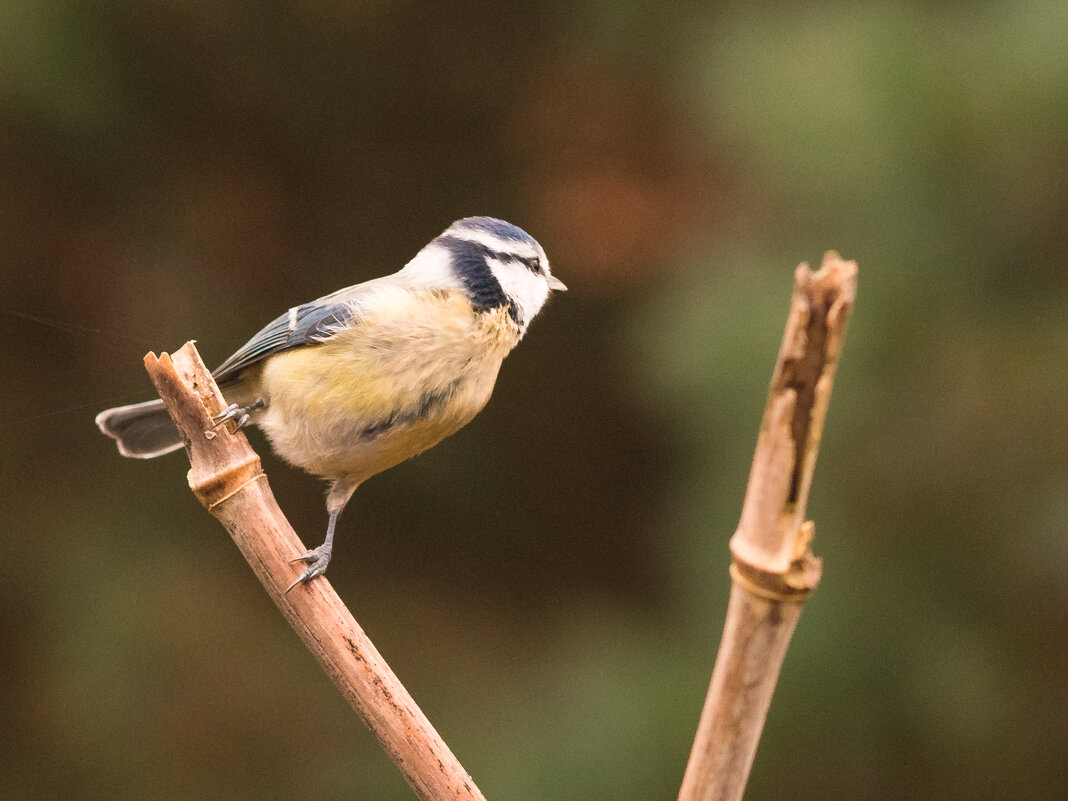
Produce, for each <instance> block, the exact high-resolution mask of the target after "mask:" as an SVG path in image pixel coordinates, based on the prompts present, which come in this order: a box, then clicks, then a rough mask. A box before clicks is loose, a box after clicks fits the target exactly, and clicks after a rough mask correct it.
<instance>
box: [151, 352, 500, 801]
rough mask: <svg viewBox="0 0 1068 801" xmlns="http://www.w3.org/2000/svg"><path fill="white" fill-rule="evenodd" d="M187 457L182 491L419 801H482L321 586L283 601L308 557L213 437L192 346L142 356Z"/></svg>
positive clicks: (215, 401)
mask: <svg viewBox="0 0 1068 801" xmlns="http://www.w3.org/2000/svg"><path fill="white" fill-rule="evenodd" d="M145 368H146V369H147V370H148V373H149V375H150V376H151V377H152V381H153V382H154V383H155V385H156V389H157V390H158V391H159V394H160V397H161V398H163V401H164V403H165V404H166V405H167V409H168V411H169V412H170V414H171V417H172V418H173V419H174V422H175V424H176V425H177V426H178V430H179V431H180V432H181V433H182V436H183V438H184V439H185V444H186V451H187V452H188V454H189V462H190V470H189V485H190V487H191V488H192V490H193V492H194V494H195V495H196V496H197V498H198V499H199V500H200V502H201V503H202V504H203V505H204V506H205V508H207V510H208V511H209V512H211V513H212V514H213V515H214V516H215V517H216V518H218V519H219V521H220V522H221V523H222V524H223V525H224V526H225V527H226V530H227V531H229V532H230V535H231V536H232V537H233V540H234V542H235V543H236V544H237V547H238V548H239V549H240V551H241V553H242V555H243V556H244V557H245V559H246V560H247V561H248V563H249V565H250V566H251V567H252V570H253V572H255V574H256V577H257V578H258V579H259V580H260V583H261V584H263V587H264V589H265V590H267V594H268V595H270V597H271V599H272V600H273V601H274V603H275V605H276V606H277V607H278V608H279V610H280V611H281V612H282V614H283V615H284V616H285V618H286V620H287V621H288V622H289V624H290V625H291V626H292V627H293V629H294V631H296V632H297V634H298V635H299V636H300V638H301V639H302V640H304V644H305V645H306V646H307V647H308V649H309V650H310V651H311V652H312V654H313V655H314V656H315V658H316V659H318V660H319V664H320V665H322V667H323V670H325V671H326V673H327V675H328V676H329V677H330V679H331V680H332V681H333V682H334V684H335V685H337V688H338V689H339V690H340V691H341V694H342V695H343V696H345V699H346V700H347V701H348V702H349V703H350V704H351V705H352V707H353V709H355V710H356V712H357V713H358V714H359V715H360V717H361V718H362V719H363V720H364V722H365V723H366V724H367V727H368V728H369V729H370V730H371V733H372V734H373V735H374V736H375V737H376V738H377V739H378V741H379V743H381V745H382V748H383V749H384V750H385V752H386V754H388V755H389V758H390V759H391V760H393V763H394V764H395V765H396V766H397V768H398V769H399V770H400V771H401V773H402V774H403V775H404V778H405V780H406V781H407V782H408V784H409V785H410V786H411V788H412V789H413V790H414V791H415V794H416V796H418V797H419V798H420V799H422V801H485V799H484V797H483V795H482V793H481V792H480V791H479V789H478V788H477V787H476V786H475V783H474V782H473V781H472V780H471V777H470V776H469V775H468V773H467V771H465V770H464V769H463V766H462V765H460V763H459V761H457V759H456V757H455V756H453V754H452V752H451V751H450V750H449V748H448V746H447V745H446V744H445V742H444V741H443V740H442V739H441V737H440V736H439V735H438V733H437V732H436V731H435V730H434V727H433V726H431V725H430V721H428V720H427V718H426V716H425V715H424V714H423V713H422V711H421V710H420V709H419V707H418V706H416V704H415V701H414V700H412V697H411V696H410V695H409V694H408V691H407V690H406V689H405V688H404V686H403V685H402V684H401V683H400V680H399V679H398V678H397V677H396V675H395V674H394V673H393V671H392V670H391V669H390V667H389V665H387V664H386V661H385V660H384V659H383V658H382V656H381V655H380V654H379V653H378V650H377V649H376V648H375V647H374V645H373V644H372V642H371V641H370V640H369V639H368V637H367V635H366V634H364V632H363V629H361V628H360V626H359V624H357V623H356V621H355V619H353V617H352V614H351V613H350V612H349V610H348V609H347V608H346V607H345V605H344V604H343V603H342V602H341V599H340V598H339V597H338V595H337V593H336V592H334V589H333V588H332V587H331V586H330V584H329V582H327V581H326V579H325V578H322V577H320V578H317V579H315V580H314V581H312V582H310V583H309V584H308V585H307V586H305V587H303V588H299V590H298V591H296V592H292V593H290V594H289V595H286V594H285V588H286V587H287V586H288V585H289V583H290V582H291V581H292V580H293V579H294V578H296V576H297V575H299V573H300V572H301V570H302V567H298V566H296V565H293V564H290V560H291V559H293V558H294V557H295V556H298V555H299V554H302V553H304V551H305V550H306V549H305V548H304V547H303V546H302V545H301V542H300V540H299V539H298V538H297V535H296V533H295V532H294V531H293V528H292V527H291V526H290V525H289V522H288V521H287V520H286V519H285V517H284V516H283V515H282V512H281V510H280V509H279V508H278V504H277V503H276V502H275V499H274V495H273V494H272V492H271V489H270V487H269V486H268V484H267V478H266V476H265V475H264V473H263V471H262V469H261V467H260V460H259V457H258V456H257V455H256V454H255V452H254V451H253V450H252V448H251V447H250V446H249V444H248V440H247V439H245V436H244V434H241V433H240V432H238V433H236V434H233V433H231V432H230V431H229V430H227V429H225V428H222V427H220V428H218V429H212V428H211V417H212V416H213V415H215V414H218V413H219V412H220V411H221V410H222V409H224V408H225V406H226V404H225V402H224V401H223V399H222V395H221V394H220V393H219V388H218V387H217V386H216V385H215V382H214V380H213V379H212V377H211V374H210V373H209V372H208V370H207V368H206V367H205V366H204V363H203V362H202V361H201V359H200V355H199V354H198V353H197V351H196V348H195V347H194V345H193V343H192V342H188V343H186V344H185V345H184V346H183V347H182V348H181V349H180V350H179V351H177V352H176V353H175V354H174V355H173V357H172V356H169V355H168V354H166V353H164V354H161V355H160V356H159V357H158V358H157V357H156V355H155V354H152V353H149V354H148V355H147V356H145Z"/></svg>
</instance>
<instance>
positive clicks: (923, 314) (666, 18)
mask: <svg viewBox="0 0 1068 801" xmlns="http://www.w3.org/2000/svg"><path fill="white" fill-rule="evenodd" d="M1065 41H1068V5H1066V4H1064V3H1063V2H1060V1H1059V0H1047V1H1045V2H1042V1H1041V0H1038V1H1036V2H1020V1H1019V0H991V1H990V2H979V3H973V4H919V3H902V4H897V3H893V4H876V3H857V2H853V3H822V4H808V5H804V6H798V5H797V4H793V3H785V2H764V3H739V2H714V3H707V2H705V3H694V2H681V3H674V4H670V5H664V4H660V3H651V2H630V3H624V2H596V1H595V0H578V2H571V3H563V2H549V3H542V4H538V5H534V4H523V3H515V2H506V3H501V2H495V3H476V2H461V3H457V4H447V5H446V4H424V3H406V2H388V1H387V2H364V3H352V4H348V3H327V2H313V1H312V0H305V2H289V3H258V2H244V3H224V4H219V3H208V2H198V1H197V0H184V2H180V1H179V0H170V1H164V0H157V1H156V2H130V0H126V1H125V2H123V1H121V0H110V1H109V0H105V2H99V3H93V4H89V3H78V2H64V0H34V2H30V1H29V0H21V1H19V0H13V1H9V2H4V3H0V341H2V344H3V347H2V348H0V375H2V377H3V380H2V389H0V393H2V395H0V397H2V400H0V404H2V409H3V416H2V418H3V419H2V422H0V476H2V479H3V485H2V494H3V501H2V503H3V506H2V510H3V511H2V518H0V520H2V531H3V559H2V560H0V636H2V643H3V644H2V646H0V720H2V722H3V736H2V738H0V742H2V745H0V797H2V798H4V799H52V798H70V799H96V798H107V799H116V800H119V799H135V798H136V799H141V798H153V799H187V798H196V799H263V798H315V799H333V798H337V799H341V798H345V799H375V800H376V801H377V800H378V799H393V798H397V799H403V798H409V797H410V795H409V791H408V789H407V788H406V787H405V786H404V784H403V782H402V780H401V779H400V777H399V774H397V772H396V771H395V770H394V769H393V767H392V766H391V765H390V763H389V762H388V760H387V759H386V758H385V756H384V755H383V754H381V753H380V752H379V750H378V748H377V746H376V745H375V744H374V742H373V740H372V738H371V737H370V735H369V734H368V733H367V732H366V731H365V730H364V728H363V726H362V724H361V723H360V722H359V721H358V720H357V719H356V718H355V716H354V715H353V714H352V713H351V712H350V711H349V709H348V708H347V707H346V706H345V704H344V703H343V702H342V700H341V698H340V697H339V696H338V695H337V693H336V691H335V690H334V689H333V687H332V686H331V685H330V684H329V682H328V681H327V680H326V679H325V677H324V676H323V675H322V674H321V672H320V671H319V670H318V668H317V666H316V665H315V663H314V662H313V660H312V658H311V657H310V656H309V655H308V654H307V653H306V652H305V651H304V649H303V648H302V647H301V646H300V644H299V642H298V640H297V639H296V637H295V636H293V634H292V633H291V632H290V631H289V630H288V629H287V628H286V626H285V625H284V623H283V622H282V620H281V618H280V616H279V615H278V614H277V613H276V612H275V610H274V608H273V607H272V606H271V605H270V603H269V602H268V601H267V600H266V598H265V596H264V594H263V593H262V591H261V590H260V589H259V587H258V586H257V584H256V583H255V581H254V580H253V578H252V575H251V573H250V571H249V569H248V568H247V566H246V565H245V564H244V563H243V562H242V560H241V559H240V558H239V556H238V554H237V553H236V550H235V549H234V548H233V546H232V545H231V543H230V542H229V541H228V539H227V537H226V536H225V534H224V532H223V531H222V530H221V529H220V527H219V526H218V525H217V524H216V523H215V522H214V521H213V520H211V518H210V517H208V516H207V515H206V514H204V513H203V511H202V510H201V509H200V508H199V506H198V505H197V503H196V501H195V500H194V499H193V497H192V495H191V494H190V493H189V492H188V490H187V489H186V488H185V470H186V466H187V465H186V463H185V461H184V459H183V458H182V457H181V456H180V455H175V456H172V457H169V458H166V459H160V460H158V461H153V462H146V463H141V462H134V461H127V460H123V459H120V458H119V457H118V456H117V455H116V453H115V450H114V447H113V445H112V443H111V442H109V441H108V440H106V439H104V438H103V437H102V436H100V435H99V433H98V432H97V431H96V429H95V427H94V426H93V424H92V418H93V415H94V414H95V413H96V412H97V411H99V410H100V409H102V408H104V407H106V406H109V405H114V404H117V403H125V402H133V401H137V400H141V399H144V398H147V397H150V394H151V393H150V388H149V384H148V381H147V378H146V377H145V375H144V372H143V370H142V368H141V364H140V359H141V356H142V355H143V354H144V352H145V351H147V350H149V349H152V350H157V351H158V350H163V349H174V348H176V347H178V346H179V345H181V343H182V342H184V341H185V340H186V339H189V338H195V339H197V340H198V342H199V344H200V347H201V350H202V353H203V354H204V355H205V358H206V359H207V360H208V361H209V362H211V363H212V364H217V363H218V362H220V361H221V360H222V359H223V358H224V357H225V356H227V355H228V354H229V353H230V352H231V351H232V350H233V349H234V348H235V347H237V346H238V345H240V344H241V343H242V342H244V341H245V339H246V338H247V337H248V336H249V335H250V334H251V333H252V332H253V331H255V330H256V329H257V328H259V327H260V326H261V325H263V324H264V323H265V322H267V321H268V320H270V319H271V318H272V317H274V316H275V315H276V314H278V313H280V312H282V311H283V310H285V309H286V308H288V307H290V306H292V305H294V304H296V303H299V302H302V301H306V300H309V299H311V298H314V297H317V296H319V295H321V294H324V293H326V292H328V291H332V290H334V289H337V288H339V287H341V286H344V285H347V284H351V283H356V282H358V281H362V280H365V279H368V278H371V277H374V276H377V275H380V274H384V273H387V272H392V271H393V270H395V269H397V268H398V267H400V266H401V265H402V264H403V263H404V262H405V261H407V259H409V258H410V257H411V256H412V255H414V254H415V252H416V251H417V250H418V249H419V248H420V247H421V246H422V245H423V244H424V243H425V242H426V241H428V240H429V239H430V238H431V237H433V236H434V235H436V234H437V233H439V232H440V231H441V230H442V229H443V228H445V227H446V226H447V225H448V224H449V223H450V222H451V221H452V220H454V219H456V218H458V217H462V216H465V215H471V214H490V215H494V216H499V217H503V218H505V219H508V220H510V221H512V222H515V223H517V224H519V225H521V226H523V227H524V228H525V229H527V230H528V231H530V232H531V233H532V234H533V235H534V236H536V237H537V238H538V239H539V240H540V241H541V243H542V244H543V245H544V247H545V249H546V251H547V252H548V254H549V257H550V259H551V260H552V263H553V266H554V271H555V272H556V274H558V275H559V276H560V277H561V278H562V279H563V280H564V281H565V282H566V283H567V284H568V286H569V287H570V289H571V291H570V292H569V293H568V294H566V295H562V296H559V297H556V298H554V300H553V302H552V303H551V304H550V306H549V308H548V309H546V311H545V312H544V313H543V314H542V316H541V317H539V319H538V320H537V321H536V322H535V324H534V326H533V327H532V329H531V331H530V334H529V336H528V337H527V339H526V340H525V341H524V342H523V344H522V346H521V347H520V348H519V349H518V350H517V351H516V352H515V353H514V354H513V355H512V356H511V357H510V358H509V359H508V361H507V362H506V363H505V367H504V370H503V371H502V375H501V380H500V382H499V385H498V390H497V392H496V394H495V397H494V399H493V401H492V402H491V404H490V405H489V407H488V408H487V410H486V411H485V412H484V413H483V414H482V415H481V416H480V417H479V418H478V419H477V420H476V421H475V422H474V423H473V424H472V425H471V426H470V427H469V428H468V429H466V430H465V431H463V432H462V433H460V434H459V435H457V436H455V437H454V438H452V439H451V440H449V441H447V442H446V443H444V444H443V445H441V446H439V447H438V448H437V449H435V450H433V451H431V452H429V453H427V454H426V455H424V456H421V457H419V458H418V459H416V460H415V461H413V462H410V463H407V464H405V465H403V466H401V467H399V468H397V469H394V470H392V471H390V472H388V473H386V474H384V475H382V476H380V477H379V478H376V479H375V480H374V481H372V482H370V483H368V484H367V485H366V486H365V487H363V488H361V490H360V492H359V493H358V494H357V496H356V498H355V500H354V502H353V503H352V504H351V505H350V507H349V511H348V512H347V513H346V514H345V516H343V517H342V522H341V527H340V531H339V544H338V548H337V550H336V558H335V561H334V563H333V564H332V566H331V570H330V578H331V580H332V581H333V582H334V584H335V586H337V587H338V589H339V591H340V593H341V595H342V597H343V598H345V599H346V600H347V601H348V603H349V604H350V606H351V608H352V609H353V610H354V612H355V614H356V616H357V618H358V619H359V620H360V621H361V622H362V623H363V625H364V626H365V628H366V629H367V630H368V632H369V634H370V635H371V637H372V638H373V639H374V640H375V641H376V643H377V644H378V646H379V648H380V649H381V650H382V651H383V653H384V654H385V656H386V657H387V658H388V659H389V660H390V662H391V663H392V665H393V666H394V668H395V669H396V671H397V672H398V673H399V675H400V676H401V678H402V679H403V680H404V681H405V682H406V683H407V685H408V687H409V689H410V690H411V691H412V693H413V694H414V696H415V697H416V699H417V700H418V701H419V702H420V703H421V704H422V706H423V708H424V709H425V710H426V712H427V714H428V715H429V716H430V718H431V720H433V721H434V723H435V724H436V725H437V727H438V728H439V730H440V731H441V732H442V734H443V736H444V737H445V739H446V740H447V741H448V742H449V744H450V745H451V746H452V748H453V749H454V750H455V751H456V753H457V754H458V756H459V757H460V759H461V761H463V763H464V765H465V767H467V768H468V769H469V770H470V771H471V772H472V773H473V775H474V777H475V779H476V781H478V783H479V784H480V786H481V787H482V789H483V790H484V791H485V793H486V794H487V796H488V797H489V798H491V799H503V798H507V799H512V801H527V800H530V801H534V800H536V799H537V800H539V801H540V800H542V799H544V800H545V801H549V800H550V799H552V800H553V801H564V800H565V799H575V801H584V800H586V799H614V800H618V801H623V800H625V799H634V800H635V801H639V800H645V799H658V798H673V797H674V796H675V793H676V792H677V788H678V784H679V782H680V780H681V777H682V770H683V766H684V764H685V760H686V756H687V753H688V750H689V745H690V742H691V739H692V736H693V732H694V729H695V727H696V723H697V716H698V713H699V710H700V706H701V702H702V699H703V696H704V691H705V687H706V684H707V681H708V677H709V673H710V670H711V666H712V660H713V658H714V654H715V647H716V643H717V641H718V637H719V628H720V624H721V621H722V615H723V611H724V606H725V601H726V596H727V589H728V580H727V575H726V565H727V550H726V542H727V539H728V537H729V536H730V534H731V532H732V531H733V527H734V524H735V523H736V521H737V515H738V511H739V509H740V505H741V501H742V493H743V491H744V487H745V481H746V477H747V472H748V467H749V458H750V456H751V453H752V447H753V444H754V442H755V438H756V432H757V427H758V424H759V420H760V414H761V411H762V406H763V402H764V395H765V391H766V386H767V381H768V378H769V376H770V371H771V367H772V363H773V361H774V357H775V353H776V348H777V345H778V341H779V337H780V334H781V330H782V325H783V322H784V320H785V314H786V308H787V302H788V298H789V292H790V284H791V273H792V270H793V267H794V266H795V265H796V264H797V262H798V261H801V260H810V261H813V262H818V260H819V258H820V254H821V253H822V251H823V250H825V249H828V248H835V249H838V250H839V251H841V252H842V253H843V254H844V255H846V256H847V257H850V258H855V259H857V260H858V261H859V262H860V265H861V274H860V296H859V302H858V306H857V309H856V314H855V316H854V319H853V323H852V327H851V330H850V336H849V340H848V342H847V345H846V353H845V357H844V360H843V363H842V367H841V370H840V373H839V381H838V388H837V390H836V393H835V397H834V399H833V402H832V405H831V409H830V415H829V419H828V426H827V431H826V436H825V439H824V445H823V451H822V456H821V461H820V464H819V467H818V469H817V472H816V482H815V488H814V491H813V494H812V500H811V505H810V514H811V516H812V517H813V518H814V519H815V520H816V523H817V536H816V546H815V547H816V552H817V553H818V554H820V555H821V556H823V557H824V558H825V560H826V562H825V576H824V581H823V584H822V585H821V587H820V589H819V591H818V592H817V593H816V595H815V596H814V597H813V599H812V600H811V601H810V603H809V605H808V607H807V608H806V611H805V614H804V616H803V618H802V622H801V626H800V628H799V630H798V632H797V635H796V637H795V640H794V644H793V647H792V649H791V651H790V653H789V655H788V657H787V661H786V665H785V669H784V672H783V677H782V680H781V683H780V686H779V691H778V693H777V695H776V698H775V701H774V703H773V706H772V711H771V716H770V719H769V721H768V726H767V730H766V733H765V737H764V740H763V742H762V744H761V748H760V751H759V753H758V755H757V761H756V765H755V767H754V772H753V778H752V781H751V784H750V790H749V795H748V797H749V798H753V799H758V798H778V797H781V796H782V795H783V793H784V792H788V793H789V794H790V795H791V797H793V798H795V799H825V798H854V799H898V798H909V799H912V798H916V797H929V798H939V799H1009V798H1013V799H1015V798H1020V797H1026V798H1050V799H1060V798H1064V797H1065V796H1066V795H1068V759H1066V758H1065V746H1066V744H1068V687H1066V683H1065V677H1066V676H1068V636H1066V631H1068V532H1066V524H1065V521H1066V518H1068V411H1066V404H1065V400H1064V399H1065V393H1066V390H1068V360H1066V358H1065V353H1066V350H1068V347H1066V346H1068V272H1066V269H1065V267H1066V259H1068V201H1066V198H1068V56H1066V55H1065ZM253 441H254V444H257V445H261V446H262V445H263V441H262V439H261V438H259V437H257V436H256V435H254V436H253ZM261 450H265V448H261ZM265 461H266V463H267V470H268V474H269V475H270V477H271V483H272V486H273V487H274V488H275V491H276V493H277V494H278V496H279V499H280V501H281V504H282V506H283V508H284V509H285V510H286V511H287V513H288V514H289V516H290V518H291V520H292V521H293V523H294V525H295V526H296V527H297V530H298V531H300V532H302V534H303V536H304V539H305V541H306V542H308V543H309V544H315V543H317V542H319V540H320V539H321V536H322V531H323V526H324V524H325V514H324V512H323V509H322V498H321V494H320V486H319V484H318V482H316V481H315V480H314V479H312V478H309V477H307V476H305V475H303V474H301V473H299V472H297V471H293V470H290V469H288V468H285V467H283V466H282V465H280V464H279V463H278V462H277V460H274V459H273V458H272V457H270V456H265Z"/></svg>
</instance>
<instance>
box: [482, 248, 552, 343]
mask: <svg viewBox="0 0 1068 801" xmlns="http://www.w3.org/2000/svg"><path fill="white" fill-rule="evenodd" d="M488 263H489V268H490V270H491V271H492V272H493V276H494V277H495V278H496V279H497V281H498V283H500V285H501V289H503V290H504V294H505V295H507V296H508V298H509V299H510V300H511V301H512V303H513V304H514V305H515V307H516V312H517V316H518V317H519V334H520V336H522V335H523V334H525V333H526V331H527V326H529V325H530V321H531V320H533V319H534V315H536V314H537V313H538V312H539V311H541V307H542V306H544V305H545V301H546V300H547V299H548V297H549V282H548V281H546V280H545V276H543V275H537V274H535V273H533V272H531V271H530V270H529V269H528V268H527V266H526V265H525V264H522V263H521V262H514V261H499V260H498V259H489V260H488Z"/></svg>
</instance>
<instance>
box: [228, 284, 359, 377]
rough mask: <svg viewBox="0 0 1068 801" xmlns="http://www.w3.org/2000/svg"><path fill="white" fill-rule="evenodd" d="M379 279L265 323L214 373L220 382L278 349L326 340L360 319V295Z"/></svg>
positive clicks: (314, 302)
mask: <svg viewBox="0 0 1068 801" xmlns="http://www.w3.org/2000/svg"><path fill="white" fill-rule="evenodd" d="M375 283H376V282H375V281H368V282H367V283H365V284H358V285H357V286H352V287H348V288H347V289H342V290H339V291H337V292H334V293H333V294H331V295H327V296H325V297H322V298H319V299H318V300H313V301H311V302H310V303H304V304H302V305H300V306H294V307H293V308H292V309H290V310H289V311H288V312H286V313H285V314H283V315H281V316H279V317H277V318H275V319H274V320H272V321H271V322H270V323H268V324H267V325H266V326H264V328H263V329H262V330H260V331H259V332H258V333H257V334H256V335H255V336H253V337H252V339H250V340H249V341H248V342H246V343H245V344H244V345H242V346H241V347H240V348H238V350H237V352H236V353H234V355H232V356H231V357H230V358H229V359H227V360H226V361H225V362H223V363H222V364H221V365H219V367H217V368H216V369H215V370H214V372H213V373H212V375H214V376H215V380H216V381H218V382H219V383H225V382H226V380H227V379H229V378H236V377H237V374H238V373H240V372H241V371H242V370H244V369H245V368H246V367H249V366H250V365H253V364H255V363H256V362H259V361H262V360H263V359H266V358H267V357H268V356H273V355H274V354H275V353H281V352H282V351H285V350H292V349H293V348H301V347H305V346H307V345H314V344H316V343H319V342H324V341H326V340H327V339H329V338H330V337H332V336H333V335H334V334H336V333H337V332H338V331H340V330H342V329H345V328H347V327H349V326H350V325H352V324H353V323H354V322H355V321H356V320H357V319H358V314H359V307H360V298H361V296H366V295H367V294H368V293H367V290H368V289H370V288H371V285H372V284H375Z"/></svg>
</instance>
